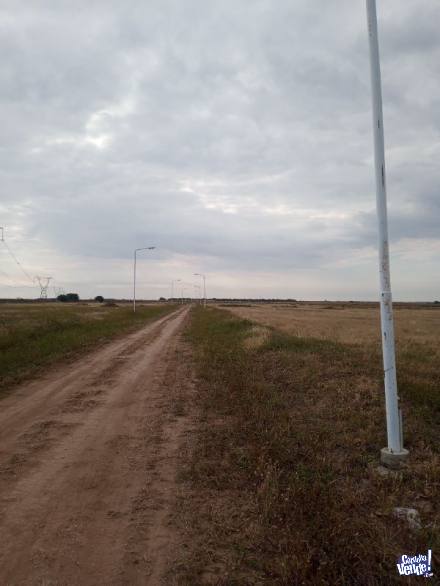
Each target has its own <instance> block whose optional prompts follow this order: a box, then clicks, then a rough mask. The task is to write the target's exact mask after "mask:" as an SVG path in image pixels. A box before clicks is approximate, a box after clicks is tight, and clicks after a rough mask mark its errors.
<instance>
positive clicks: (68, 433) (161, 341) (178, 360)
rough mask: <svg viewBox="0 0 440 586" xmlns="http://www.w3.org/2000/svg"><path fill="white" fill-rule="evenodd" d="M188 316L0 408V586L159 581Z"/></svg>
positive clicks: (165, 552) (181, 426)
mask: <svg viewBox="0 0 440 586" xmlns="http://www.w3.org/2000/svg"><path fill="white" fill-rule="evenodd" d="M186 316H187V310H183V311H179V312H177V313H174V314H172V315H171V316H166V317H165V318H162V319H160V320H158V321H156V322H154V323H152V324H149V325H148V326H146V327H144V328H143V329H141V330H139V331H137V332H135V333H133V334H130V335H128V336H126V337H125V338H123V339H120V340H117V341H115V342H112V343H110V344H108V345H106V346H105V347H104V348H103V349H100V350H98V351H95V352H93V353H91V354H89V355H88V356H87V357H86V358H82V359H80V360H78V361H77V362H75V363H73V364H70V365H67V366H63V367H61V368H58V369H57V370H55V371H53V372H50V373H49V374H47V376H45V377H43V378H40V379H39V380H36V381H33V382H31V383H28V384H26V385H23V386H22V387H21V388H20V389H17V390H16V391H15V392H14V393H13V394H12V395H10V396H9V397H7V398H6V399H4V400H3V401H2V402H1V403H0V411H1V413H0V535H1V542H0V543H1V546H0V584H1V585H2V586H4V585H14V586H15V585H22V584H26V585H27V584H29V585H30V584H32V585H37V584H38V585H40V584H41V585H43V584H44V585H47V586H49V585H51V586H53V585H60V586H61V585H63V586H64V585H66V586H67V585H69V586H71V585H81V586H83V585H86V586H89V585H98V584H99V585H105V586H108V585H113V584H118V585H119V584H124V585H125V584H130V585H137V584H142V585H149V584H151V585H156V584H160V583H161V576H162V574H163V572H164V571H165V570H166V568H167V560H168V557H169V556H170V555H171V554H172V551H173V547H175V535H174V531H173V529H172V523H170V514H171V509H172V506H171V505H172V502H173V498H174V496H175V494H174V493H175V472H176V466H177V461H178V453H179V446H180V442H181V441H182V436H183V435H184V434H185V432H186V426H187V424H188V417H189V414H188V412H186V413H184V411H185V410H184V409H183V410H182V408H181V407H179V401H181V400H182V396H183V395H182V393H185V392H187V391H188V392H190V386H191V373H190V367H189V366H188V362H187V361H185V360H184V357H183V356H182V352H184V351H183V350H182V346H181V344H180V333H181V331H182V326H183V323H184V320H185V319H186Z"/></svg>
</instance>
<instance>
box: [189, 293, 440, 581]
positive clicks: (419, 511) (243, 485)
mask: <svg viewBox="0 0 440 586" xmlns="http://www.w3.org/2000/svg"><path fill="white" fill-rule="evenodd" d="M395 314H396V322H397V344H398V352H397V362H398V382H399V394H400V396H401V399H402V409H403V422H404V442H405V445H406V447H407V448H408V449H409V451H410V457H409V460H408V462H407V464H406V465H405V467H404V468H402V469H401V470H400V471H397V472H391V471H389V470H387V469H385V468H383V467H381V466H380V465H379V454H380V449H381V448H382V447H384V446H385V445H386V425H385V405H384V403H385V401H384V391H383V372H382V358H381V347H380V322H379V307H378V306H377V305H373V304H356V305H355V304H338V303H335V304H330V303H322V304H317V303H310V304H295V305H287V304H286V305H283V304H277V305H275V304H273V305H266V304H248V303H235V304H234V303H230V304H227V303H225V304H221V305H220V304H219V306H218V307H217V308H211V309H208V310H207V311H205V312H203V311H199V312H197V313H196V314H195V316H194V317H193V320H192V325H191V328H190V332H189V336H190V340H191V341H192V344H193V346H194V348H195V358H196V367H197V373H198V381H199V384H198V397H199V406H198V408H199V410H200V412H201V413H202V417H201V422H202V423H201V424H200V425H199V428H198V431H197V435H198V437H197V442H195V448H194V451H193V456H192V461H191V462H190V464H189V465H188V468H187V471H186V475H187V478H189V479H190V481H191V486H192V491H191V492H190V499H189V500H190V502H191V503H192V506H190V507H189V510H197V516H194V515H192V516H191V515H188V514H187V515H186V517H184V519H183V520H182V527H185V528H190V537H191V540H190V543H191V546H189V547H188V549H187V550H186V551H187V555H186V557H185V559H184V560H182V562H181V563H180V567H185V568H186V581H185V582H184V583H185V584H188V585H189V584H198V583H205V582H204V581H203V579H201V576H204V577H205V576H207V574H206V568H209V569H210V572H212V574H210V575H208V577H207V578H206V583H216V584H280V585H281V584H283V585H284V584H286V585H287V584H289V585H290V584H399V583H401V577H399V575H398V572H397V571H396V566H395V563H396V562H395V560H397V558H398V556H399V555H402V553H403V552H418V551H426V550H427V548H428V547H430V548H431V549H432V551H433V555H434V559H435V564H436V567H437V564H438V563H439V559H438V554H437V553H435V552H437V551H438V549H439V547H440V532H439V526H440V452H439V442H438V438H439V437H440V379H439V368H438V365H439V350H438V348H439V341H440V339H439V336H440V328H439V325H440V310H438V309H437V308H436V307H435V306H432V308H428V307H420V306H417V305H414V306H404V307H397V308H396V311H395ZM400 509H403V510H404V511H407V510H409V509H412V510H415V511H416V521H415V523H414V524H413V525H410V523H409V522H408V520H407V519H405V517H403V518H402V517H399V516H398V515H397V511H399V510H400ZM402 514H403V515H404V514H405V513H402ZM209 579H211V580H212V582H209ZM216 579H218V582H216V581H215V580H216ZM408 583H413V582H412V581H411V579H410V580H409V581H408Z"/></svg>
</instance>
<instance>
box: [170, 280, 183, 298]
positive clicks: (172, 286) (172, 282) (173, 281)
mask: <svg viewBox="0 0 440 586" xmlns="http://www.w3.org/2000/svg"><path fill="white" fill-rule="evenodd" d="M181 280H182V279H173V280H172V281H171V301H172V300H173V299H174V283H179V282H180V281H181Z"/></svg>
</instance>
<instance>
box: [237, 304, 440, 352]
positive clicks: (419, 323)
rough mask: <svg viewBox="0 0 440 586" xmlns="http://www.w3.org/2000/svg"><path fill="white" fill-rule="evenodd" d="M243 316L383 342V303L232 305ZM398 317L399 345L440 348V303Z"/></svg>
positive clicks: (319, 334) (298, 330) (299, 331)
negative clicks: (381, 339)
mask: <svg viewBox="0 0 440 586" xmlns="http://www.w3.org/2000/svg"><path fill="white" fill-rule="evenodd" d="M230 310H231V311H232V312H233V313H235V314H236V315H238V316H239V317H242V318H245V319H250V320H252V321H256V322H258V323H260V324H263V325H265V326H269V327H274V328H276V329H279V330H281V331H283V332H285V333H287V334H291V335H294V336H300V337H313V338H322V339H325V340H334V341H336V342H344V343H348V344H372V345H375V344H380V313H379V306H378V305H373V304H365V305H362V304H356V305H349V304H343V303H335V304H329V303H321V304H320V303H313V304H307V303H304V304H303V303H301V304H292V305H288V304H285V305H284V304H272V305H268V304H260V305H259V304H255V305H248V306H236V307H233V306H232V307H231V308H230ZM394 318H395V327H396V340H397V344H398V345H403V346H405V345H407V344H429V345H432V347H433V348H439V349H440V305H439V306H438V307H436V306H432V308H429V309H427V308H426V306H422V307H418V306H417V305H414V306H412V307H408V306H406V307H400V306H399V305H395V307H394Z"/></svg>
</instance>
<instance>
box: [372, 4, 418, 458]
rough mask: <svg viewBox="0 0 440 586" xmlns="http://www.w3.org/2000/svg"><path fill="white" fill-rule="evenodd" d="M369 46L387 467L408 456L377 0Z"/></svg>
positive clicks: (382, 453)
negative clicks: (397, 334) (393, 291)
mask: <svg viewBox="0 0 440 586" xmlns="http://www.w3.org/2000/svg"><path fill="white" fill-rule="evenodd" d="M366 2H367V17H368V32H369V44H370V66H371V88H372V100H373V132H374V155H375V157H374V158H375V168H376V209H377V218H378V225H379V230H378V232H379V272H380V288H381V291H380V316H381V326H382V353H383V365H384V374H385V405H386V420H387V436H388V446H387V447H386V448H383V449H382V451H381V460H382V462H383V463H384V464H387V465H389V466H398V465H399V464H400V462H401V460H403V459H404V458H405V457H406V456H407V455H408V451H407V450H405V449H404V448H403V445H402V434H401V414H400V412H399V397H398V394H397V378H396V359H395V349H394V324H393V304H392V296H391V280H390V258H389V245H388V220H387V198H386V176H385V146H384V130H383V111H382V84H381V75H380V60H379V40H378V32H377V13H376V0H366Z"/></svg>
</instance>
